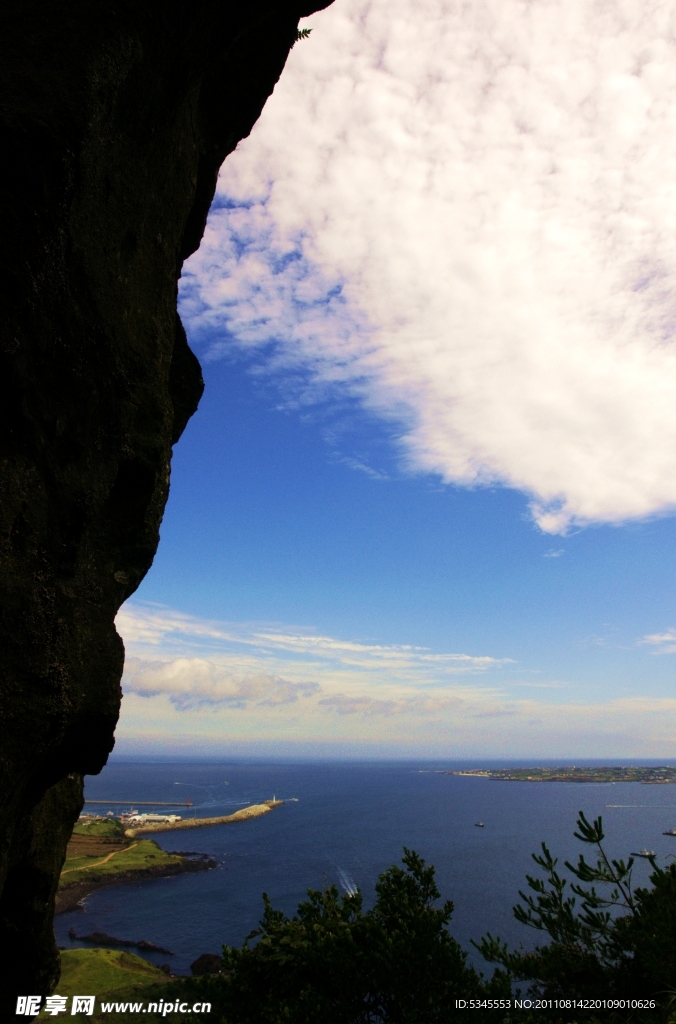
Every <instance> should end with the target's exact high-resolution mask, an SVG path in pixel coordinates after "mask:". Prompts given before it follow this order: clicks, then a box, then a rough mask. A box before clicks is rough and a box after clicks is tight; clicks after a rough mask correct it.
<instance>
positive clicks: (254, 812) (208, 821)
mask: <svg viewBox="0 0 676 1024" xmlns="http://www.w3.org/2000/svg"><path fill="white" fill-rule="evenodd" d="M283 803H284V801H283V800H265V801H264V802H263V803H262V804H251V805H250V806H249V807H242V808H241V810H239V811H235V813H234V814H225V815H222V816H221V817H220V818H181V819H180V821H171V822H164V821H159V822H151V823H149V824H147V825H139V826H138V827H136V828H127V829H125V831H124V834H125V835H126V836H128V837H129V838H130V839H133V838H134V836H140V835H147V834H148V833H149V832H175V831H176V830H177V829H181V828H201V827H202V826H203V825H227V824H228V823H229V822H231V821H246V819H247V818H258V817H260V815H261V814H267V813H268V811H271V810H272V809H273V808H274V807H279V805H280V804H283Z"/></svg>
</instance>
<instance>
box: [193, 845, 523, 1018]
mask: <svg viewBox="0 0 676 1024" xmlns="http://www.w3.org/2000/svg"><path fill="white" fill-rule="evenodd" d="M403 864H404V867H403V868H400V867H398V866H393V867H391V868H389V870H387V871H385V872H384V873H383V874H382V875H381V876H380V878H379V880H378V883H377V885H376V901H375V904H374V906H373V907H372V908H371V909H369V910H366V911H364V909H363V901H362V895H361V893H360V892H357V893H356V894H354V895H349V894H348V895H345V896H341V895H340V894H339V892H338V889H337V888H336V886H335V885H332V886H330V887H328V888H326V889H324V891H323V892H319V891H316V890H310V891H309V892H308V899H307V901H306V902H304V903H301V904H300V906H299V907H298V912H297V914H296V915H295V916H294V917H293V918H291V919H289V918H287V917H286V916H285V915H284V914H283V913H282V912H281V911H279V910H275V909H273V907H272V905H271V903H270V900H269V899H268V897H267V896H264V897H263V899H264V914H263V919H262V921H261V924H260V928H259V929H258V930H257V931H256V932H254V933H253V934H252V936H250V937H249V940H247V942H246V943H245V944H244V947H243V948H242V949H233V948H230V947H227V946H226V947H224V972H225V973H224V975H223V976H221V977H220V978H217V979H210V980H209V981H205V982H203V983H202V986H203V987H204V986H205V985H206V986H208V991H209V996H208V998H211V999H212V1000H213V1002H214V1009H217V1011H218V1012H219V1013H220V1015H221V1018H222V1019H223V1020H225V1021H227V1022H228V1024H381V1022H388V1024H447V1022H449V1021H452V1020H455V1019H457V1017H458V1016H459V1013H458V1011H456V1009H455V999H456V998H458V997H462V998H469V997H471V996H478V995H480V994H481V993H482V992H484V986H483V983H482V979H481V977H480V975H479V974H477V972H476V971H475V970H474V969H473V968H472V967H469V966H468V965H467V963H466V958H467V954H466V953H465V952H463V950H462V949H461V948H460V946H459V944H458V943H457V942H456V940H455V939H453V938H452V937H451V935H450V933H449V931H448V923H449V921H450V919H451V914H452V912H453V904H452V903H451V902H445V903H443V904H442V905H441V906H438V905H437V903H438V901H439V898H440V894H439V891H438V889H437V886H436V882H435V879H434V868H433V867H430V866H427V865H426V864H425V862H424V861H423V860H422V859H421V858H420V857H419V856H418V855H417V854H416V853H414V852H413V851H411V850H406V849H405V850H404V857H403ZM252 939H255V940H256V941H255V943H253V944H252V943H251V940H252ZM505 984H506V983H505V981H504V980H498V981H497V982H495V983H493V986H492V987H491V991H495V992H496V993H498V994H502V995H509V986H508V983H507V986H506V987H505ZM205 998H207V997H206V996H205ZM212 1019H213V1017H212Z"/></svg>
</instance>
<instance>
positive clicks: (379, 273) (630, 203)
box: [182, 0, 676, 534]
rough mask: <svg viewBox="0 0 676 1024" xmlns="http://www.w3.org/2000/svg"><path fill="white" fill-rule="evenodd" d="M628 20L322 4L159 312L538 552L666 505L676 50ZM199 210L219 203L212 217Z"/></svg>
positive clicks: (669, 17)
mask: <svg viewBox="0 0 676 1024" xmlns="http://www.w3.org/2000/svg"><path fill="white" fill-rule="evenodd" d="M675 19H676V14H675V12H674V8H673V5H670V4H668V3H666V2H665V3H659V2H655V3H651V4H649V5H645V4H642V3H640V2H639V0H614V2H611V3H610V4H608V3H601V2H596V0H566V2H564V0H539V2H538V3H537V4H534V3H530V2H527V0H476V2H474V3H472V4H465V3H460V2H459V0H341V2H340V3H337V4H335V5H334V6H333V7H331V8H329V9H328V10H326V11H324V12H322V13H321V14H318V15H316V16H314V17H313V18H312V19H311V21H310V22H309V24H311V25H312V26H313V28H314V29H315V31H313V34H312V36H311V37H310V39H309V40H308V41H307V42H304V43H302V44H299V45H298V46H296V47H295V48H294V50H293V52H292V54H291V57H290V60H289V64H288V67H287V69H286V71H285V74H284V76H283V77H282V80H281V83H280V85H279V86H278V88H277V90H276V91H275V94H274V96H273V97H272V99H271V100H270V102H269V104H268V105H267V107H266V109H265V111H264V114H263V117H262V118H261V121H260V122H259V124H258V125H257V126H256V128H255V129H254V131H253V133H252V135H251V137H250V138H249V139H248V140H246V141H245V142H243V143H242V144H241V145H240V147H238V151H237V152H236V153H235V154H233V155H232V156H231V157H229V158H228V160H227V161H226V163H225V165H224V168H223V170H222V173H221V177H220V181H219V189H218V203H220V208H215V209H214V210H213V211H212V214H211V216H210V219H209V225H208V228H207V232H206V235H205V239H204V242H203V244H202V247H201V249H200V250H199V252H198V253H197V254H195V256H194V257H193V258H192V259H191V261H190V262H189V264H188V265H187V267H186V276H185V278H184V282H183V292H182V294H183V304H182V310H183V313H184V315H185V316H186V318H187V321H188V325H189V327H190V329H191V332H192V335H193V337H196V338H198V339H199V338H200V337H201V338H202V339H203V341H204V342H205V343H206V342H207V341H208V343H209V345H210V353H211V356H212V357H216V356H218V355H219V354H223V352H224V351H229V350H230V348H231V347H232V346H235V347H236V348H239V349H242V348H244V349H246V350H249V351H252V352H254V353H256V358H257V359H259V360H263V361H264V362H266V365H268V366H269V367H271V368H272V369H274V370H276V371H279V372H284V371H288V370H292V371H294V374H295V375H296V378H298V371H300V372H301V377H302V379H303V381H304V386H305V387H306V389H309V393H310V394H313V393H314V394H317V393H320V394H322V395H326V394H330V393H331V392H332V391H333V390H334V389H335V388H336V387H340V388H342V389H343V391H345V390H349V391H350V392H351V393H352V394H355V395H357V396H359V398H360V399H361V400H362V401H363V403H364V404H365V405H366V406H367V407H368V408H369V409H370V410H371V411H373V412H376V413H377V414H379V415H381V416H382V417H384V418H385V419H386V420H388V421H390V422H391V423H392V424H393V434H394V436H396V437H397V438H399V440H400V443H401V446H402V450H403V452H404V457H405V461H406V462H407V463H408V465H410V467H411V468H413V469H414V470H417V471H423V472H428V473H435V474H439V475H440V476H441V477H442V478H443V479H444V480H446V481H452V482H455V483H459V484H462V485H476V484H484V483H489V482H500V483H503V484H505V485H507V486H511V487H516V488H519V489H521V490H522V491H524V492H526V493H527V494H528V495H530V497H531V509H532V513H533V515H534V517H535V519H536V521H537V523H538V524H539V526H540V528H541V529H542V530H544V531H545V532H549V533H552V534H556V533H565V532H566V530H567V529H568V528H569V526H570V524H571V523H579V524H585V523H592V522H621V521H624V520H629V519H633V518H641V517H645V516H649V515H653V514H657V513H662V512H666V511H669V510H673V508H674V507H675V506H676V351H675V349H674V343H673V334H674V324H675V323H676V130H675V129H674V124H675V123H676V41H675V40H676V33H675V27H676V26H675ZM218 203H217V205H218Z"/></svg>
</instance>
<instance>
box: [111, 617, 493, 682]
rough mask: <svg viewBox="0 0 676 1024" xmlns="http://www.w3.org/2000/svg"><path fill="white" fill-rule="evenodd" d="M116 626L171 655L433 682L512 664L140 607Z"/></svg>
mask: <svg viewBox="0 0 676 1024" xmlns="http://www.w3.org/2000/svg"><path fill="white" fill-rule="evenodd" d="M116 624H117V628H118V629H119V631H120V633H121V635H122V637H123V638H124V640H125V643H126V644H127V645H128V646H132V647H133V646H137V647H138V646H143V647H150V648H153V647H158V646H162V647H163V648H164V649H165V650H166V651H167V652H171V651H172V650H175V649H176V648H177V647H180V648H181V649H186V648H188V649H189V648H195V649H197V648H199V649H200V650H210V651H213V652H217V653H224V652H231V653H233V654H235V653H236V652H238V651H239V652H247V651H249V652H256V655H257V656H260V657H265V658H270V657H272V658H289V657H291V658H302V659H305V660H306V661H309V662H311V663H312V662H322V663H326V662H333V663H339V664H340V665H342V666H344V667H349V668H351V669H357V668H359V669H363V670H365V671H369V670H372V671H374V672H381V671H387V672H388V673H392V672H400V673H414V674H418V675H422V674H426V675H428V676H429V677H430V678H431V677H432V676H434V677H436V676H438V675H439V674H441V675H446V674H467V673H484V672H486V671H487V670H489V669H498V668H500V667H501V666H503V665H506V664H509V663H510V659H509V658H495V657H492V656H490V655H471V654H444V653H439V652H434V651H430V650H428V649H427V648H425V647H415V646H411V645H408V644H368V643H361V642H358V641H354V640H343V639H339V638H337V637H331V636H321V635H317V634H314V633H310V632H306V633H300V632H293V633H292V632H288V631H286V630H284V629H280V628H277V629H274V628H271V627H261V626H260V625H251V624H241V623H238V624H234V623H218V622H214V621H211V622H210V621H207V620H203V619H197V618H194V617H192V616H189V615H184V614H182V613H180V612H176V611H173V610H172V609H169V608H163V607H160V606H157V605H150V604H140V603H134V604H132V603H128V604H126V605H124V606H123V607H122V608H121V609H120V611H119V613H118V616H117V619H116ZM243 656H246V655H240V657H243Z"/></svg>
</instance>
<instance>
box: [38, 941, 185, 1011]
mask: <svg viewBox="0 0 676 1024" xmlns="http://www.w3.org/2000/svg"><path fill="white" fill-rule="evenodd" d="M170 980H173V979H170V978H169V977H168V975H166V974H165V973H164V971H161V970H160V969H159V968H158V967H155V966H153V964H150V963H148V961H147V960H143V959H142V957H140V956H134V954H133V953H127V952H125V951H123V950H118V949H66V950H63V951H62V953H61V980H60V981H59V984H58V986H57V988H56V993H55V994H56V995H60V996H67V997H68V1008H67V1016H68V1019H69V1020H71V1019H73V1017H72V1014H71V1012H70V1011H71V1006H72V1003H71V997H72V996H74V995H95V996H96V1008H95V1011H94V1016H93V1017H89V1016H85V1015H84V1014H77V1015H76V1016H75V1018H74V1019H75V1020H76V1021H80V1022H82V1024H83V1022H84V1021H89V1022H90V1024H93V1022H95V1021H103V1020H110V1021H114V1020H117V1018H118V1016H119V1019H120V1020H123V1019H124V1020H127V1021H131V1020H136V1019H137V1015H136V1014H124V1015H122V1014H120V1015H118V1014H105V1015H104V1014H102V1013H101V1000H103V1001H105V1000H106V999H107V998H108V997H110V998H111V999H113V1000H115V1001H132V1002H144V1003H149V1002H152V1001H155V1002H156V1001H158V1000H159V999H161V998H162V993H163V991H164V990H165V989H166V986H167V984H169V982H170ZM65 1016H66V1014H64V1017H65ZM52 1019H53V1017H52V1016H51V1015H50V1014H46V1013H45V1012H44V1010H43V1012H42V1013H41V1014H40V1016H39V1017H38V1020H41V1021H42V1020H52ZM143 1019H144V1020H147V1021H148V1022H149V1024H152V1022H154V1021H155V1019H156V1015H155V1014H147V1013H144V1014H143Z"/></svg>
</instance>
